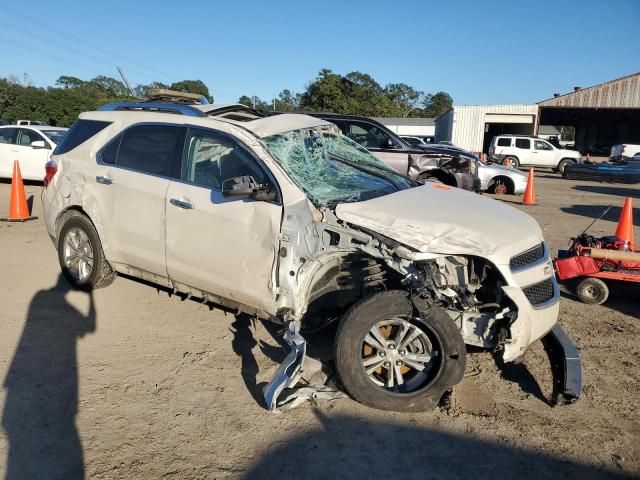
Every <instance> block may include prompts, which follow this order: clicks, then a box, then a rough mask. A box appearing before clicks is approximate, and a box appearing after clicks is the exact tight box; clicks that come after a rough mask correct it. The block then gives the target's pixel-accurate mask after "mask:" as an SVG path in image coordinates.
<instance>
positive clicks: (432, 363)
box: [335, 290, 466, 411]
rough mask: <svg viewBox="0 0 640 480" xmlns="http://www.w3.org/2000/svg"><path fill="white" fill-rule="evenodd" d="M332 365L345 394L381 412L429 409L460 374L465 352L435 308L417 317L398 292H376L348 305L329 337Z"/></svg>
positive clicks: (454, 331) (458, 337)
mask: <svg viewBox="0 0 640 480" xmlns="http://www.w3.org/2000/svg"><path fill="white" fill-rule="evenodd" d="M335 350H336V367H337V370H338V373H339V375H340V379H341V380H342V383H343V384H344V386H345V388H346V389H347V391H348V392H349V394H350V395H351V396H352V397H353V398H354V399H356V400H357V401H359V402H360V403H363V404H365V405H368V406H370V407H373V408H379V409H382V410H393V411H423V410H427V409H430V408H433V407H434V406H435V405H436V404H437V403H438V402H439V400H440V398H441V397H442V394H443V393H444V392H445V390H447V389H449V388H451V387H452V386H453V385H455V384H456V383H458V382H459V381H460V380H461V379H462V376H463V374H464V367H465V359H466V352H465V347H464V341H463V340H462V336H461V334H460V331H459V330H458V328H457V327H456V325H455V323H454V322H453V321H452V320H451V318H449V316H448V315H447V314H446V312H445V311H444V310H443V309H442V308H440V307H435V306H434V307H432V308H431V309H430V310H429V311H428V312H423V313H422V314H420V315H418V314H417V312H416V311H415V309H414V307H413V304H412V303H411V301H410V299H409V297H408V294H407V293H406V292H404V291H398V290H395V291H388V292H381V293H377V294H374V295H372V296H371V297H369V298H366V299H364V300H362V301H360V302H358V303H357V304H356V305H354V306H353V307H352V308H351V309H350V310H349V311H348V312H347V313H346V314H345V315H344V317H343V318H342V320H341V322H340V326H339V327H338V331H337V333H336V341H335Z"/></svg>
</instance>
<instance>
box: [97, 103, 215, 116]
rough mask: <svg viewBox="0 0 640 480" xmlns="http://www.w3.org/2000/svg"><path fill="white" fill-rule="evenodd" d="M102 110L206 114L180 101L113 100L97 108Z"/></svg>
mask: <svg viewBox="0 0 640 480" xmlns="http://www.w3.org/2000/svg"><path fill="white" fill-rule="evenodd" d="M97 110H98V111H102V112H113V111H116V110H120V111H122V110H124V111H134V112H135V111H145V112H157V113H173V114H176V115H187V116H190V117H206V116H207V115H206V114H205V113H204V112H202V111H200V110H198V109H197V108H194V107H193V106H192V105H184V104H180V103H159V102H114V103H107V104H106V105H102V106H101V107H98V108H97Z"/></svg>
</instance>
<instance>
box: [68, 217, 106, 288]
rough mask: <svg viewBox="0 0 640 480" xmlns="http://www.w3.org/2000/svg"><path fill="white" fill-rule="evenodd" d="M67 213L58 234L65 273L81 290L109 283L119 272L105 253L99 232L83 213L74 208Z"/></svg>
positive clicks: (74, 286) (71, 282)
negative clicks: (116, 271) (110, 263)
mask: <svg viewBox="0 0 640 480" xmlns="http://www.w3.org/2000/svg"><path fill="white" fill-rule="evenodd" d="M64 215H65V216H64V217H63V218H62V219H61V221H62V228H61V229H60V234H59V235H58V261H59V262H60V268H61V269H62V274H63V275H64V276H65V278H66V279H67V280H68V281H69V283H70V284H71V286H72V287H73V288H76V289H78V290H93V289H96V288H102V287H106V286H107V285H109V284H110V283H112V282H113V280H114V279H115V277H116V273H115V272H114V271H113V270H112V269H111V266H110V265H109V263H108V262H107V261H106V259H105V257H104V252H103V251H102V244H101V243H100V238H99V237H98V232H96V229H95V227H94V226H93V224H92V223H91V221H90V220H89V219H88V218H87V217H86V216H85V215H83V214H82V213H80V212H78V211H75V210H71V211H69V212H67V213H65V214H64Z"/></svg>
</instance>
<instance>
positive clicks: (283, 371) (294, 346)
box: [263, 322, 307, 411]
mask: <svg viewBox="0 0 640 480" xmlns="http://www.w3.org/2000/svg"><path fill="white" fill-rule="evenodd" d="M298 329H299V325H298V324H297V323H296V322H290V323H289V325H288V326H287V330H286V331H285V333H284V340H285V341H286V342H287V344H289V346H290V347H291V351H290V352H289V354H288V355H287V356H286V358H285V359H284V361H283V362H282V364H281V365H280V368H278V371H277V372H276V374H275V376H274V377H273V379H272V380H271V381H270V382H269V383H268V384H267V385H266V386H265V387H264V390H263V393H264V400H265V402H266V404H267V408H268V409H269V411H274V410H276V408H277V406H278V405H277V402H278V396H279V395H280V393H282V391H283V390H284V389H285V388H289V387H292V386H294V385H295V384H296V383H298V380H299V379H300V370H301V368H302V362H304V358H305V355H306V353H307V342H306V341H305V339H304V338H302V335H300V333H299V331H298Z"/></svg>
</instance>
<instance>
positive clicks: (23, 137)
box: [17, 128, 47, 147]
mask: <svg viewBox="0 0 640 480" xmlns="http://www.w3.org/2000/svg"><path fill="white" fill-rule="evenodd" d="M37 140H44V138H42V135H40V134H39V133H38V132H35V131H33V130H27V129H26V128H19V129H18V142H17V144H18V145H21V146H23V147H28V146H29V145H31V143H32V142H35V141H37ZM45 145H47V143H46V142H45Z"/></svg>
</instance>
